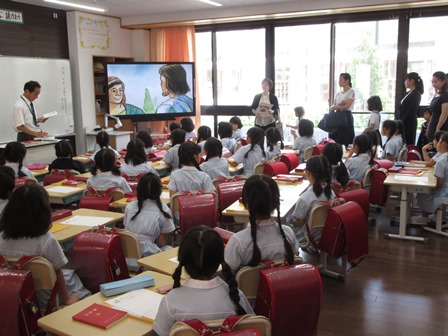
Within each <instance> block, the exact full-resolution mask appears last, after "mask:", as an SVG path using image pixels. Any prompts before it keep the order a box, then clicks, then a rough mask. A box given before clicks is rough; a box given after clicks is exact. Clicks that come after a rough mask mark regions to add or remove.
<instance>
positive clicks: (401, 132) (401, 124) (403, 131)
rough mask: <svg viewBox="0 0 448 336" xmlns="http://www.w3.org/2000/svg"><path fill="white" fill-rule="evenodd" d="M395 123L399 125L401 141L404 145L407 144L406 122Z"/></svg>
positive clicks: (397, 121)
mask: <svg viewBox="0 0 448 336" xmlns="http://www.w3.org/2000/svg"><path fill="white" fill-rule="evenodd" d="M394 121H395V123H396V124H397V131H396V132H398V134H400V135H401V139H402V140H403V144H406V138H405V135H406V134H405V129H404V122H403V121H402V120H399V119H397V120H394Z"/></svg>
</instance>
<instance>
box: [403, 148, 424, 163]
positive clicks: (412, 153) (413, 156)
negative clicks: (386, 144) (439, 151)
mask: <svg viewBox="0 0 448 336" xmlns="http://www.w3.org/2000/svg"><path fill="white" fill-rule="evenodd" d="M406 161H408V162H409V161H422V155H421V154H420V152H419V151H418V150H415V149H409V150H408V157H407V159H406Z"/></svg>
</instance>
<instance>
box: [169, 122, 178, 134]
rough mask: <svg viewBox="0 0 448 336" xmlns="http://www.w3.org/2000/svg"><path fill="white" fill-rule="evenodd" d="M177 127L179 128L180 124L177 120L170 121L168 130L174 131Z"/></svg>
mask: <svg viewBox="0 0 448 336" xmlns="http://www.w3.org/2000/svg"><path fill="white" fill-rule="evenodd" d="M178 128H180V124H179V123H178V122H176V121H175V122H172V123H171V124H170V132H172V131H174V130H175V129H178Z"/></svg>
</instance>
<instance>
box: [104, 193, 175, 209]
mask: <svg viewBox="0 0 448 336" xmlns="http://www.w3.org/2000/svg"><path fill="white" fill-rule="evenodd" d="M160 199H161V201H162V203H164V204H166V205H168V206H169V205H170V192H169V191H168V190H166V189H163V191H162V194H161V195H160ZM129 203H130V202H128V198H127V197H125V198H121V199H119V200H117V201H115V202H112V203H111V204H110V207H111V208H114V209H124V208H126V206H127V205H128V204H129Z"/></svg>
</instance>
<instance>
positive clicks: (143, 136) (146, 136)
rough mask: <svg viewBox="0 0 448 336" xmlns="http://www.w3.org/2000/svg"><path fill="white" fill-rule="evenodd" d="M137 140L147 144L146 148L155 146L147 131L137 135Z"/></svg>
mask: <svg viewBox="0 0 448 336" xmlns="http://www.w3.org/2000/svg"><path fill="white" fill-rule="evenodd" d="M137 139H140V140H141V141H143V143H144V144H145V148H151V147H152V146H153V145H154V142H153V141H152V137H151V134H149V132H147V131H140V132H138V133H137Z"/></svg>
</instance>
